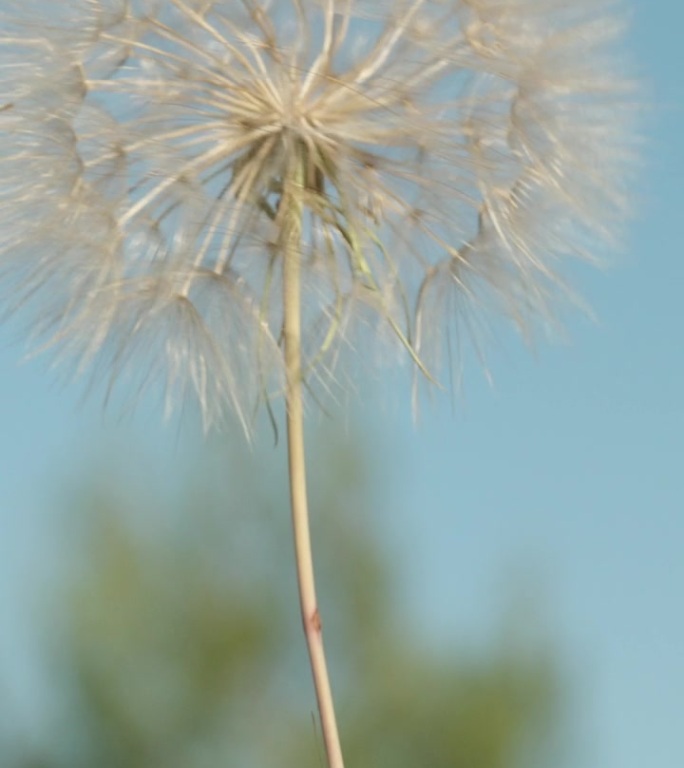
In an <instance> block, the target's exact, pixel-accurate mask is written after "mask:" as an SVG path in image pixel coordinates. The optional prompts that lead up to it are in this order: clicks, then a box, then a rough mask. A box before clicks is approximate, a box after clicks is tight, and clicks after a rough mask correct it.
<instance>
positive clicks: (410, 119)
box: [0, 0, 633, 430]
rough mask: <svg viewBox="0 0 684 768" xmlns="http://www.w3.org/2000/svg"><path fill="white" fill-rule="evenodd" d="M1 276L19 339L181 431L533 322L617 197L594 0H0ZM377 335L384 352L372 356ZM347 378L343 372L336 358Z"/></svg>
mask: <svg viewBox="0 0 684 768" xmlns="http://www.w3.org/2000/svg"><path fill="white" fill-rule="evenodd" d="M0 21H1V22H2V29H3V30H4V31H3V32H2V33H0V171H1V178H2V182H1V184H0V225H1V226H0V279H2V280H3V283H4V285H5V288H6V292H7V305H8V307H9V308H10V310H12V309H22V310H23V308H24V307H25V305H29V304H30V305H33V316H34V317H36V318H38V319H37V320H34V321H33V323H32V331H33V333H34V335H35V336H37V337H39V338H41V339H42V341H43V344H45V345H48V346H51V345H54V344H56V345H58V346H59V347H60V348H61V349H62V350H63V351H64V352H67V353H68V354H69V356H70V357H72V358H73V357H75V358H76V368H77V370H78V371H79V372H81V371H83V370H86V369H88V368H91V367H93V366H94V369H95V370H96V371H100V372H104V374H105V375H106V376H107V377H109V379H110V382H111V383H114V382H116V381H118V380H120V379H121V378H128V377H129V376H131V377H134V378H137V379H138V380H139V386H138V387H137V388H136V389H135V390H134V391H135V393H136V395H135V396H136V397H137V393H139V392H140V391H142V390H144V389H145V388H146V387H147V386H148V385H151V384H152V383H153V382H154V381H155V380H156V379H158V378H160V377H161V379H162V380H163V381H164V382H165V392H166V404H167V408H168V409H169V410H171V409H173V407H174V406H175V405H177V404H178V403H179V402H182V401H183V400H184V399H185V397H186V395H189V394H192V395H194V396H195V397H196V398H197V399H198V400H199V404H200V406H201V411H202V414H203V417H204V423H205V426H206V427H207V428H208V427H210V426H212V425H213V424H215V423H217V422H220V421H221V419H222V417H223V416H224V415H225V413H226V412H227V411H228V410H231V411H234V412H236V413H237V414H238V415H239V417H240V419H241V420H242V422H243V424H244V425H245V428H246V429H247V430H249V425H250V420H251V414H252V413H253V407H254V405H255V404H256V403H257V402H258V401H260V400H268V399H269V398H270V397H272V396H274V395H276V394H278V393H279V392H280V391H281V390H282V379H283V363H282V355H281V335H282V334H281V326H282V297H281V290H282V289H281V272H282V260H283V258H284V257H285V251H284V249H283V248H282V247H281V245H280V244H281V243H282V237H281V233H279V226H280V222H281V218H280V217H279V204H280V201H281V198H282V196H283V191H284V189H285V185H286V184H288V185H289V186H292V182H293V179H294V180H295V181H296V184H295V185H294V188H295V189H296V197H297V207H298V210H299V211H300V212H301V219H302V221H301V233H302V236H301V242H300V249H299V251H300V252H299V258H300V259H301V261H302V274H303V280H304V284H303V288H304V294H303V305H302V313H303V342H304V350H305V355H306V359H305V361H304V371H305V375H306V376H307V378H308V380H309V383H310V384H311V385H314V384H316V383H319V384H320V383H323V384H324V385H325V386H329V385H330V384H331V383H332V382H333V381H338V380H339V377H340V375H342V376H343V375H344V371H343V370H340V368H339V365H338V363H337V361H338V359H339V357H340V355H341V354H342V353H343V352H345V350H347V351H348V350H352V351H356V352H359V353H360V352H361V349H362V348H363V352H364V354H365V355H367V356H370V357H371V358H372V359H373V360H377V359H378V358H379V357H381V356H382V355H381V349H382V350H386V349H391V350H393V351H392V355H391V356H390V359H391V360H393V361H394V360H396V353H398V354H399V355H400V356H403V357H404V358H405V359H406V360H408V361H410V362H411V364H412V365H414V366H415V368H416V370H418V371H421V372H422V373H427V375H428V377H429V378H430V379H439V377H440V376H442V375H443V373H444V367H445V365H450V364H454V363H455V364H458V355H457V350H454V349H452V348H451V347H452V345H453V344H457V343H458V339H459V338H460V337H461V336H462V335H463V331H464V330H466V331H469V330H471V329H472V328H473V327H474V326H476V325H477V324H478V322H479V320H480V319H481V318H482V317H483V313H484V312H488V311H489V310H491V309H493V310H495V311H496V312H498V313H501V312H503V313H504V314H505V315H507V316H508V317H509V318H511V319H512V320H513V322H514V323H515V324H516V325H517V326H518V327H519V329H520V330H521V331H523V332H525V333H526V332H528V331H529V329H530V326H531V323H532V322H533V321H534V320H535V318H538V317H540V316H542V317H548V316H549V315H550V312H551V309H552V307H553V305H554V302H555V300H556V298H557V296H558V289H559V288H560V286H561V285H562V283H561V281H560V278H559V272H558V265H559V262H561V261H562V260H563V258H565V257H567V256H577V257H581V258H590V257H592V256H593V255H595V254H596V253H597V252H598V251H597V249H600V248H601V247H602V246H603V245H604V244H609V245H612V244H614V241H615V237H616V235H617V234H618V233H619V225H620V223H621V221H622V220H623V219H624V217H625V214H626V213H627V196H626V194H625V191H626V183H625V180H626V172H627V171H628V170H629V168H630V165H631V152H632V147H631V145H632V135H631V133H630V126H631V124H632V122H633V120H632V118H633V109H632V84H631V82H630V81H629V79H628V78H627V76H626V75H625V74H624V69H623V64H622V60H621V57H620V51H619V45H620V38H621V34H622V27H623V24H622V21H621V15H620V7H619V4H616V3H614V2H608V1H605V2H604V1H602V0H578V2H574V3H572V4H568V3H566V2H565V1H564V0H563V1H562V2H561V0H393V2H379V1H378V0H374V2H369V1H364V0H242V1H241V2H235V0H62V2H60V3H48V2H47V1H45V2H41V1H40V0H22V1H21V2H19V0H16V2H11V1H10V2H7V3H5V4H4V10H3V11H2V12H0ZM383 354H384V352H383ZM352 378H353V377H352Z"/></svg>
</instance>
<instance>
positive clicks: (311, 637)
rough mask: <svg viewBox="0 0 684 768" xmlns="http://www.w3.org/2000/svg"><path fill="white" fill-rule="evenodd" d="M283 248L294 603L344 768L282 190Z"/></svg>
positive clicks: (295, 240)
mask: <svg viewBox="0 0 684 768" xmlns="http://www.w3.org/2000/svg"><path fill="white" fill-rule="evenodd" d="M282 205H285V208H284V210H283V211H282V213H283V214H284V215H283V221H282V225H283V228H284V232H283V234H284V235H285V237H284V245H285V248H284V250H283V259H284V263H283V302H284V307H283V341H284V351H285V373H286V408H287V447H288V460H289V470H290V505H291V510H292V528H293V532H294V543H295V555H296V560H297V582H298V585H299V603H300V607H301V613H302V622H303V625H304V634H305V636H306V644H307V647H308V651H309V660H310V664H311V672H312V674H313V682H314V688H315V690H316V699H317V702H318V712H319V714H320V718H321V730H322V732H323V741H324V743H325V750H326V754H327V757H328V768H344V761H343V759H342V748H341V746H340V738H339V734H338V731H337V720H336V718H335V707H334V704H333V697H332V690H331V688H330V680H329V677H328V668H327V664H326V661H325V652H324V649H323V634H322V624H321V618H320V613H319V610H318V602H317V600H316V587H315V582H314V567H313V556H312V552H311V534H310V530H309V512H308V503H307V493H306V464H305V451H304V412H303V402H302V351H301V264H300V258H301V256H300V245H301V208H300V206H299V204H298V201H297V200H296V197H295V196H292V195H290V194H288V193H285V194H284V196H283V200H281V206H282Z"/></svg>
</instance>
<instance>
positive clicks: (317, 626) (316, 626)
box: [309, 608, 323, 634]
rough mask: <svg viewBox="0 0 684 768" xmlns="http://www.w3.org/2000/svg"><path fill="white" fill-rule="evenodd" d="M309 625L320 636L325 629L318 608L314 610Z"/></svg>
mask: <svg viewBox="0 0 684 768" xmlns="http://www.w3.org/2000/svg"><path fill="white" fill-rule="evenodd" d="M309 624H310V626H311V628H312V629H313V631H314V632H318V633H319V634H320V632H321V630H322V629H323V623H322V622H321V615H320V613H319V612H318V608H314V611H313V613H312V614H311V617H310V619H309Z"/></svg>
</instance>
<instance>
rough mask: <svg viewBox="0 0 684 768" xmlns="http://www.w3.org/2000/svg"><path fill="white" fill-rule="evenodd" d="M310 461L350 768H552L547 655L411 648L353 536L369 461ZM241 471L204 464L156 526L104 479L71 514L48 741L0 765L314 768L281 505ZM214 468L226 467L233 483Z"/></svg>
mask: <svg viewBox="0 0 684 768" xmlns="http://www.w3.org/2000/svg"><path fill="white" fill-rule="evenodd" d="M319 452H322V453H324V454H325V455H324V458H323V460H322V461H320V463H319V466H320V467H322V468H324V467H328V468H330V469H329V470H322V471H323V472H326V471H328V474H327V475H326V474H323V475H319V476H318V477H317V481H316V483H315V487H314V493H313V501H314V508H315V509H316V510H319V511H320V512H319V513H318V514H317V523H318V524H317V525H316V528H315V535H316V538H317V541H316V551H317V553H318V558H319V560H320V573H321V592H322V598H323V599H322V603H323V605H324V618H325V619H326V631H327V638H328V642H329V645H330V646H331V651H332V652H331V654H330V655H331V657H332V659H333V660H334V661H335V662H336V663H337V666H334V667H333V680H334V684H335V687H336V693H337V695H338V697H339V701H340V704H341V706H340V717H341V725H342V734H343V740H344V746H345V750H346V755H347V760H348V763H349V765H350V766H354V767H355V768H378V767H379V766H387V767H389V766H391V768H514V767H515V766H519V765H522V764H524V765H525V767H526V768H530V766H533V765H542V764H549V763H548V762H547V761H549V760H550V755H551V753H550V752H549V749H550V748H552V747H553V743H554V738H553V736H554V733H556V725H557V719H558V717H557V715H558V707H557V704H558V686H557V674H556V671H555V667H554V664H553V663H552V660H551V657H550V655H549V654H548V653H546V652H545V651H544V649H543V648H540V647H537V646H535V644H534V643H527V644H525V643H522V644H521V643H513V644H510V643H508V642H504V643H501V644H500V647H498V648H497V647H496V646H495V647H494V648H493V649H491V648H490V649H489V650H488V651H487V652H483V653H482V654H480V657H479V658H477V659H473V658H470V659H468V658H465V657H464V656H462V655H455V654H445V653H436V652H435V650H434V648H429V647H428V646H427V645H426V644H425V643H423V642H422V641H421V633H420V632H417V631H409V626H410V622H411V617H410V616H407V615H406V614H405V613H403V612H402V610H401V604H400V601H398V600H397V599H396V595H394V594H393V592H392V590H391V588H390V584H391V581H392V580H391V578H390V576H389V573H388V564H387V562H385V561H383V558H382V555H381V548H380V547H379V544H378V541H377V537H375V536H373V534H372V533H371V526H370V525H369V524H368V520H369V518H370V517H371V515H370V512H369V506H370V504H371V502H370V499H369V497H368V494H367V493H365V491H364V488H365V467H366V463H365V462H364V460H363V458H362V457H360V456H359V452H358V450H354V451H351V450H349V448H348V447H347V448H341V447H340V446H335V445H329V444H327V445H326V444H321V446H320V451H319ZM214 460H216V465H214ZM253 462H254V463H253V464H250V463H249V457H245V456H244V452H243V453H240V452H238V451H237V450H234V449H230V448H228V449H219V448H218V447H214V449H213V450H212V451H210V456H209V459H208V460H207V462H205V464H204V467H203V468H202V469H201V470H200V471H199V472H197V473H194V474H191V479H189V480H188V481H187V483H185V490H184V492H183V493H182V494H181V497H180V498H179V499H178V500H177V503H176V504H175V507H176V508H175V509H172V510H169V509H168V508H167V509H165V510H164V514H163V515H159V514H157V513H156V512H155V509H154V507H157V508H159V507H165V506H167V505H165V504H162V503H161V502H157V503H156V504H154V503H153V504H150V503H149V502H147V503H145V504H140V503H138V504H136V503H135V502H133V501H131V500H130V499H129V500H123V499H122V498H121V494H120V493H118V494H117V493H110V492H109V491H106V490H102V489H103V488H106V487H107V486H108V485H110V484H108V483H105V482H103V483H102V484H101V487H100V490H96V491H95V492H93V493H91V494H90V495H89V497H88V499H87V501H86V502H85V503H82V504H81V505H80V507H79V510H78V514H77V515H76V520H77V526H76V528H75V529H74V530H77V531H78V532H79V533H78V534H75V535H74V539H73V542H72V546H73V551H72V553H71V556H70V558H71V567H70V570H69V573H70V576H69V578H68V579H67V580H66V583H65V588H64V590H63V599H60V600H59V601H58V603H59V605H58V613H59V616H60V620H59V626H55V627H54V642H53V645H54V647H55V649H56V650H57V651H58V657H59V659H60V664H59V670H60V676H59V679H60V680H61V684H60V685H61V687H60V691H61V692H60V695H59V701H60V702H62V710H63V711H62V713H61V715H60V722H61V723H62V725H61V726H60V733H59V734H57V733H54V734H52V736H50V735H46V736H45V738H44V739H43V741H42V743H44V744H46V745H47V747H45V748H44V750H43V751H44V754H43V755H42V756H40V755H36V752H35V748H34V751H32V752H31V755H30V757H29V755H28V754H26V755H25V756H24V757H22V758H19V759H12V761H11V762H6V761H5V760H3V761H2V764H3V765H8V766H9V765H11V766H12V768H60V767H61V766H65V767H66V766H69V768H95V767H97V768H160V767H161V766H163V767H164V768H176V767H177V768H181V766H182V768H209V767H210V766H211V768H216V766H240V768H249V767H250V766H255V768H256V767H257V766H258V768H271V767H273V768H275V767H276V766H278V768H287V767H288V766H292V768H308V767H309V766H311V768H317V766H322V765H323V764H324V759H323V755H322V747H320V746H318V745H317V741H318V737H317V735H316V733H315V726H314V725H313V714H312V713H313V710H314V703H313V697H312V693H311V689H310V683H309V671H308V667H307V664H306V660H305V657H304V653H305V651H304V649H303V644H302V642H301V638H300V627H299V622H298V615H297V611H296V603H295V600H296V595H295V589H294V578H295V576H294V569H293V566H292V564H291V562H290V561H291V544H290V541H289V529H288V520H287V503H286V500H284V499H281V498H279V497H278V495H277V494H275V493H273V492H272V487H273V488H275V487H277V482H278V481H277V479H276V483H275V484H273V486H272V485H271V483H270V482H269V481H268V478H266V477H264V474H263V470H262V468H263V467H264V466H268V464H264V463H263V462H261V461H260V460H259V458H258V457H254V458H253ZM217 466H232V472H231V473H230V476H229V477H226V476H225V473H223V474H222V473H219V472H217V471H216V467H217ZM96 485H97V484H96ZM119 487H121V486H119ZM226 498H228V499H230V500H231V502H230V508H229V509H226V505H225V501H224V500H225V499H226ZM143 512H144V514H143ZM53 742H54V747H53V746H52V743H53ZM6 754H7V755H9V752H7V753H6Z"/></svg>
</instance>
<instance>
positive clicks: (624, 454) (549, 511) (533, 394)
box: [0, 0, 684, 768]
mask: <svg viewBox="0 0 684 768" xmlns="http://www.w3.org/2000/svg"><path fill="white" fill-rule="evenodd" d="M632 5H633V7H634V9H635V17H634V25H633V31H632V37H631V43H632V45H633V48H634V53H635V55H636V57H637V58H638V60H639V61H640V63H641V66H642V69H643V71H644V74H645V76H646V78H647V79H648V80H649V81H650V82H651V98H652V102H653V104H654V106H655V109H654V114H653V115H652V116H651V118H650V119H649V124H648V138H649V144H648V147H647V150H646V152H645V165H646V168H645V171H644V173H643V175H642V179H641V188H640V190H639V195H640V205H639V218H638V220H637V221H636V222H635V223H634V226H633V229H632V235H631V241H630V247H629V250H628V252H627V253H626V254H624V256H623V258H622V260H621V262H620V263H619V264H618V266H617V267H616V268H614V269H613V270H611V271H610V272H608V273H589V272H584V271H582V272H581V273H580V274H579V276H578V279H579V281H580V283H581V286H582V289H583V291H584V294H585V295H586V296H587V297H588V298H589V300H590V302H591V303H592V305H593V307H594V308H595V310H596V312H597V315H598V316H599V323H598V324H595V325H594V324H592V323H590V322H589V321H587V320H586V319H583V318H580V317H577V318H575V319H571V321H570V322H569V333H568V336H569V339H570V340H569V342H567V343H564V344H562V345H558V346H548V345H547V346H543V347H541V348H540V349H539V350H538V351H537V354H536V355H534V356H533V355H531V354H530V353H529V352H528V351H527V350H525V349H524V348H523V347H522V346H521V345H519V344H518V345H513V346H511V347H509V348H508V349H507V352H506V354H499V355H495V356H494V357H493V359H492V366H493V370H494V375H495V387H494V388H493V389H492V388H490V387H489V386H488V385H487V384H486V383H485V382H484V379H483V378H482V377H478V376H477V375H474V376H471V377H470V379H469V382H468V385H467V388H466V392H465V396H464V400H463V402H462V403H461V404H459V405H458V406H457V408H456V411H457V412H456V414H453V413H452V411H451V409H450V407H449V404H448V403H447V402H446V401H444V400H441V401H438V402H437V404H436V406H435V407H433V408H432V409H428V410H426V411H425V412H424V414H423V418H422V419H421V423H420V425H419V426H418V428H417V429H416V428H415V427H414V426H413V424H412V422H411V420H410V416H409V414H408V412H407V410H400V409H392V410H390V412H389V414H384V415H383V414H380V415H377V414H376V410H377V408H376V405H377V404H376V403H375V402H367V403H366V404H365V405H364V407H362V408H360V409H359V413H360V417H361V418H362V419H363V420H364V421H367V422H368V424H369V425H370V426H369V428H371V429H373V430H374V436H373V438H372V440H371V444H372V445H373V446H374V447H375V448H376V449H377V450H379V451H380V452H381V453H382V459H381V461H382V462H384V466H382V468H381V469H382V471H381V475H382V480H383V482H385V484H386V485H385V492H384V499H385V501H386V505H385V508H386V510H387V515H386V521H387V524H388V529H389V528H390V527H391V531H392V546H394V547H396V548H397V552H398V553H401V554H402V557H404V558H405V559H406V563H407V567H406V571H405V576H404V578H405V579H406V588H407V590H408V594H409V595H411V596H412V599H413V601H414V605H415V610H416V611H419V612H420V611H422V612H424V614H425V616H424V618H425V619H426V620H427V622H428V624H429V625H430V626H432V627H433V628H434V629H433V631H434V633H435V637H436V638H438V639H439V638H442V639H444V638H451V637H453V636H454V635H456V636H458V637H460V638H469V639H470V641H471V642H472V641H473V638H475V641H477V638H478V637H485V636H487V633H488V630H489V629H491V624H492V622H493V621H494V619H495V617H496V616H497V614H498V610H499V609H500V607H501V602H500V595H501V592H502V587H503V588H504V591H505V588H506V585H507V583H508V579H509V577H510V575H511V574H512V573H513V574H516V573H518V572H519V568H520V565H521V564H526V565H525V567H526V568H528V569H531V570H532V573H531V580H532V581H534V580H535V579H536V580H537V581H540V582H542V583H543V585H544V591H543V599H544V602H545V604H546V606H547V609H548V610H547V613H548V622H547V623H548V627H549V631H550V632H551V633H552V636H553V639H554V641H555V642H556V644H557V645H558V647H559V648H560V650H561V653H562V654H563V658H564V659H565V661H566V662H567V665H568V668H569V669H570V671H571V672H572V675H573V678H574V680H575V685H576V686H577V695H578V697H579V700H580V701H581V703H582V709H583V714H582V716H581V718H580V722H578V723H577V726H578V729H579V731H580V732H581V735H582V744H581V749H580V753H579V754H578V760H577V766H578V768H579V766H580V765H581V766H582V768H644V767H645V766H648V767H649V768H651V767H654V768H681V766H683V765H684V739H683V738H682V733H683V732H684V437H683V435H684V400H683V395H684V299H683V297H682V294H683V293H684V258H683V256H684V253H683V248H682V242H683V238H682V222H683V220H684V45H683V44H682V38H681V32H682V29H684V6H682V5H681V4H680V3H678V2H674V0H633V2H632ZM11 340H12V329H11V328H8V327H5V328H3V329H1V330H0V403H2V404H3V405H2V409H1V412H2V421H1V423H2V427H1V429H0V626H1V627H2V631H1V632H0V689H1V687H2V686H3V685H4V682H3V681H4V680H5V679H6V673H7V670H8V667H16V668H21V669H23V672H22V673H21V679H22V680H24V681H28V680H30V673H29V672H28V666H29V665H28V661H29V660H30V652H29V651H27V650H26V646H27V638H26V637H25V633H24V634H22V627H23V626H25V624H26V622H27V621H28V618H29V616H30V614H31V610H32V608H31V606H30V605H28V604H27V603H26V601H25V599H24V598H25V595H26V591H25V586H24V585H25V584H26V583H27V582H28V584H29V586H30V584H31V582H32V581H35V580H38V578H39V574H40V566H41V562H42V558H43V555H44V554H45V553H46V552H48V551H49V542H50V536H51V528H50V521H49V514H47V510H49V509H50V508H51V505H52V504H53V501H54V500H53V498H52V497H53V496H54V491H55V488H57V489H59V488H60V487H63V485H64V484H65V481H64V480H61V479H60V478H65V477H66V478H74V477H76V476H78V466H76V463H77V462H82V461H84V460H86V459H87V457H88V455H89V453H90V451H91V442H93V441H94V442H95V443H96V442H97V441H98V440H99V441H106V440H108V439H109V438H110V436H111V434H112V433H116V431H117V430H116V428H114V427H113V426H111V423H110V422H105V424H104V425H102V423H101V420H100V417H99V411H98V409H97V408H96V407H95V405H94V404H88V405H86V406H85V407H84V408H82V409H80V410H79V409H78V394H77V391H76V390H74V389H60V388H59V387H57V386H55V381H54V377H53V376H52V375H50V374H49V373H47V372H46V365H45V363H44V362H31V363H29V364H26V365H23V366H19V360H20V358H21V356H22V352H21V348H20V347H19V346H17V345H12V344H10V342H11ZM139 427H140V429H141V430H143V431H144V432H145V433H146V435H147V436H148V437H149V441H150V449H151V450H152V451H154V450H155V447H158V446H157V443H156V440H155V437H154V435H155V434H158V435H159V436H160V437H161V435H162V430H161V428H159V432H158V433H157V432H156V430H157V427H156V425H155V424H154V423H153V422H151V421H147V420H145V419H144V418H141V419H140V420H139ZM166 434H167V435H168V432H167V433H166ZM164 460H169V458H168V454H167V453H164V457H163V458H161V459H160V461H164ZM379 524H380V525H382V524H383V523H382V521H380V522H379ZM390 524H391V526H390ZM530 563H532V565H530ZM34 574H35V575H34ZM497 601H498V602H497ZM22 665H23V666H22ZM10 677H11V678H12V679H14V678H16V677H17V676H16V675H14V676H12V675H10ZM16 695H17V696H18V697H19V702H18V703H19V704H21V699H22V693H21V691H17V692H16ZM26 699H27V701H30V700H31V694H30V693H29V694H26Z"/></svg>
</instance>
